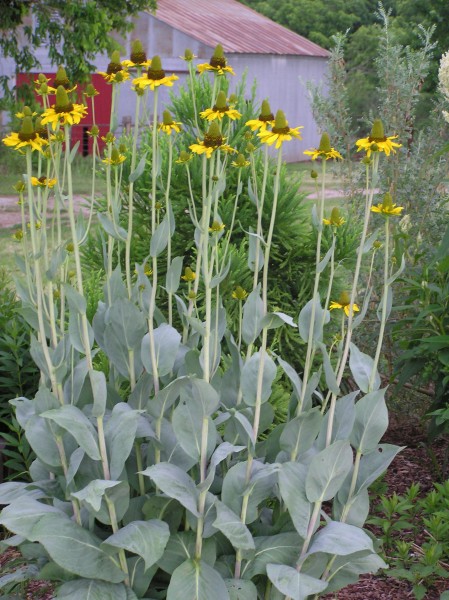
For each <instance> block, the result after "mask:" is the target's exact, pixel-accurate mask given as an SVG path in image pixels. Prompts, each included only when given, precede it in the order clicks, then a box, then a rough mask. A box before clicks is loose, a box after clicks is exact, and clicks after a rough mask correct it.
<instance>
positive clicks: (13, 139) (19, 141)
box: [3, 116, 48, 152]
mask: <svg viewBox="0 0 449 600" xmlns="http://www.w3.org/2000/svg"><path fill="white" fill-rule="evenodd" d="M3 143H4V144H5V146H8V147H9V148H14V150H18V151H19V152H20V151H23V150H24V149H26V148H30V149H31V150H37V151H38V152H42V148H43V147H44V146H46V145H47V144H48V141H47V140H46V139H44V138H42V137H41V136H40V135H39V134H38V133H36V131H35V130H34V125H33V119H32V117H30V116H25V117H23V119H22V126H21V128H20V131H19V132H18V133H10V134H9V135H7V136H6V137H4V138H3Z"/></svg>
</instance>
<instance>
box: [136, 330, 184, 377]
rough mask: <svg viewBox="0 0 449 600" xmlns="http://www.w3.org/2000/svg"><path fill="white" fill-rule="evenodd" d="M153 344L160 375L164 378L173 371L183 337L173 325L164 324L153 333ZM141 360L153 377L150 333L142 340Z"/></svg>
mask: <svg viewBox="0 0 449 600" xmlns="http://www.w3.org/2000/svg"><path fill="white" fill-rule="evenodd" d="M153 343H154V352H155V357H156V358H155V360H156V365H157V370H158V375H159V377H164V375H168V374H169V373H170V372H171V371H172V369H173V365H174V364H175V360H176V355H177V353H178V349H179V344H180V343H181V335H180V334H179V333H178V332H177V331H176V329H175V328H174V327H172V326H171V325H168V324H167V323H162V324H161V325H159V327H157V328H156V329H155V330H154V331H153ZM141 359H142V363H143V366H144V367H145V369H146V370H147V372H148V373H149V374H150V375H153V362H152V360H151V351H150V334H149V333H147V334H145V336H144V337H143V339H142V347H141Z"/></svg>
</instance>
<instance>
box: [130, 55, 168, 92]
mask: <svg viewBox="0 0 449 600" xmlns="http://www.w3.org/2000/svg"><path fill="white" fill-rule="evenodd" d="M177 79H179V77H177V76H176V75H174V74H173V75H169V76H167V75H166V74H165V71H164V69H163V68H162V63H161V59H160V57H159V56H153V59H152V61H151V66H150V68H149V69H148V71H147V72H146V73H145V75H143V76H142V77H136V79H134V80H133V85H134V86H135V87H136V88H146V87H149V88H150V90H154V88H156V87H159V86H161V85H165V86H166V87H172V86H173V82H174V81H176V80H177Z"/></svg>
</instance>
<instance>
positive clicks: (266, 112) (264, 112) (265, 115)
mask: <svg viewBox="0 0 449 600" xmlns="http://www.w3.org/2000/svg"><path fill="white" fill-rule="evenodd" d="M259 120H260V121H273V120H274V116H273V113H272V112H271V107H270V103H269V102H268V100H262V107H261V111H260V116H259Z"/></svg>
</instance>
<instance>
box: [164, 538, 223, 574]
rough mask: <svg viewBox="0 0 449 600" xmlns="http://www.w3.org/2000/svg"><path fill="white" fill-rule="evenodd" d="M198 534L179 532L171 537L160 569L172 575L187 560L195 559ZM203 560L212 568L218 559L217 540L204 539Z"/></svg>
mask: <svg viewBox="0 0 449 600" xmlns="http://www.w3.org/2000/svg"><path fill="white" fill-rule="evenodd" d="M195 546H196V533H195V532H194V531H178V532H177V533H174V534H173V535H171V536H170V539H169V540H168V543H167V546H166V548H165V552H164V554H163V556H162V558H161V560H160V561H159V563H158V565H159V567H160V568H161V569H162V570H163V571H165V572H166V573H168V574H169V575H171V574H172V573H173V571H174V570H175V569H177V568H178V567H179V566H180V565H182V564H183V563H184V562H185V561H186V560H189V559H193V558H194V557H195ZM202 556H203V560H205V561H206V562H207V563H208V564H209V565H211V566H212V567H213V566H214V564H215V561H216V559H217V549H216V538H215V537H210V538H207V539H204V538H203V553H202Z"/></svg>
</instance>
